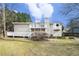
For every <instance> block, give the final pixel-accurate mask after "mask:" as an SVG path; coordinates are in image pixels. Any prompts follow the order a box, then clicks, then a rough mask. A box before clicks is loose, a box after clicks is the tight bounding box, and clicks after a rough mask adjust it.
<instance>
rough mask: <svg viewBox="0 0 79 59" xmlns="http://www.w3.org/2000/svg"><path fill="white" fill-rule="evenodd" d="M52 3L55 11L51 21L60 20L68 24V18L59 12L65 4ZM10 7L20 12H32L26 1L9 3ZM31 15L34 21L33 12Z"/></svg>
mask: <svg viewBox="0 0 79 59" xmlns="http://www.w3.org/2000/svg"><path fill="white" fill-rule="evenodd" d="M16 5H17V6H16ZM51 5H52V7H53V10H54V11H53V13H52V15H51V18H50V22H60V23H62V24H63V25H64V26H66V25H67V23H68V20H66V18H65V17H64V16H63V15H61V13H60V12H59V11H60V10H61V9H62V7H63V5H62V4H61V3H53V4H51ZM9 9H12V10H16V11H17V12H20V13H27V14H30V10H29V7H28V5H27V4H25V3H19V4H9ZM30 16H31V19H32V21H33V22H34V21H35V18H34V17H33V16H32V15H31V14H30ZM42 21H43V19H42Z"/></svg>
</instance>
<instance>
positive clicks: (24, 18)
mask: <svg viewBox="0 0 79 59" xmlns="http://www.w3.org/2000/svg"><path fill="white" fill-rule="evenodd" d="M1 7H2V6H1ZM3 10H4V13H5V17H3V14H4V13H3ZM2 17H3V20H4V19H5V21H3V20H2ZM3 22H5V30H7V31H13V22H31V18H30V15H28V14H26V13H16V12H14V11H13V10H9V8H8V4H5V9H3V8H0V33H1V34H2V32H3V30H4V26H3V25H4V23H3Z"/></svg>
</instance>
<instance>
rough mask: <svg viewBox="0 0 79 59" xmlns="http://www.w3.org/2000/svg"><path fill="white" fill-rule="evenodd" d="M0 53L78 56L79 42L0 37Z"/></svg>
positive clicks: (9, 54) (10, 54) (11, 54)
mask: <svg viewBox="0 0 79 59" xmlns="http://www.w3.org/2000/svg"><path fill="white" fill-rule="evenodd" d="M0 55H4V56H5V55H7V56H18V55H19V56H22V55H26V56H27V55H29V56H30V55H31V56H32V55H34V56H37V55H38V56H39V55H44V56H52V55H57V56H59V55H62V56H63V55H65V56H66V55H67V56H70V55H77V56H79V42H78V41H76V40H60V39H58V40H49V41H31V40H24V39H20V40H16V39H14V40H12V39H5V40H3V39H0Z"/></svg>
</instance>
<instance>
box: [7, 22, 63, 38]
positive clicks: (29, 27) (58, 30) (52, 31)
mask: <svg viewBox="0 0 79 59" xmlns="http://www.w3.org/2000/svg"><path fill="white" fill-rule="evenodd" d="M13 24H14V31H13V32H7V36H13V37H14V36H22V37H29V36H30V35H31V33H33V32H34V31H42V32H45V33H47V34H48V35H49V36H51V35H52V36H53V37H61V36H62V24H60V23H49V22H45V23H40V22H37V23H32V22H14V23H13Z"/></svg>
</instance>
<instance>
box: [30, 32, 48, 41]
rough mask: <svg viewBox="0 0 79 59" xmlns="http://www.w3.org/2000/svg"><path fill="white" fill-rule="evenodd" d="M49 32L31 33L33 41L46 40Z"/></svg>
mask: <svg viewBox="0 0 79 59" xmlns="http://www.w3.org/2000/svg"><path fill="white" fill-rule="evenodd" d="M46 37H47V34H46V33H42V32H34V33H32V34H31V40H33V41H42V40H46Z"/></svg>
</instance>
